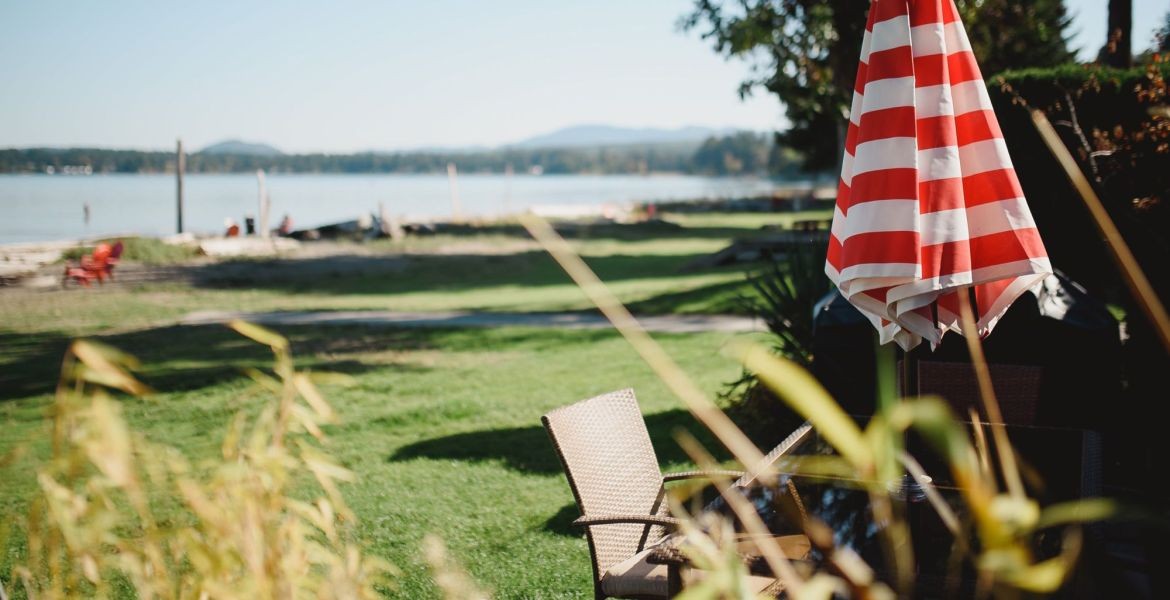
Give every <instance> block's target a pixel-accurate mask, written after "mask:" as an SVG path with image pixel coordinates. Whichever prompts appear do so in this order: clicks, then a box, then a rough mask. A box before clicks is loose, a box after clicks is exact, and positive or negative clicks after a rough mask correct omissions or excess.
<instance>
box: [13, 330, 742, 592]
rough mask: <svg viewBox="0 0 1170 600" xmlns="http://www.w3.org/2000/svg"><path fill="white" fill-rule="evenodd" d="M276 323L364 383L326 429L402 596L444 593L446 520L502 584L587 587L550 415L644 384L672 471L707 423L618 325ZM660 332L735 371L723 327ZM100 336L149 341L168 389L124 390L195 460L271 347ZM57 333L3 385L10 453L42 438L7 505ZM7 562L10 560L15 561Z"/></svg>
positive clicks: (149, 334) (159, 431)
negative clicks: (721, 351)
mask: <svg viewBox="0 0 1170 600" xmlns="http://www.w3.org/2000/svg"><path fill="white" fill-rule="evenodd" d="M281 331H282V333H284V334H286V335H288V336H289V337H290V338H291V339H292V340H293V341H294V351H295V352H296V353H297V354H298V355H299V356H300V362H301V364H302V366H306V367H312V368H314V369H320V370H331V371H340V372H345V373H349V374H351V375H354V376H355V377H356V385H354V386H352V387H346V388H327V389H326V390H325V391H326V393H327V396H328V397H329V398H330V400H331V402H332V403H333V404H334V407H335V408H336V409H337V410H338V411H339V412H340V413H341V415H342V423H340V424H338V425H335V426H332V427H330V428H329V429H328V430H327V433H328V434H329V436H330V443H329V444H328V445H327V448H328V449H329V451H331V452H332V453H333V455H334V456H335V457H336V458H338V459H339V460H340V461H341V462H342V463H343V464H344V465H345V466H347V467H349V468H350V469H352V470H354V471H355V472H356V473H358V475H359V476H360V481H359V482H358V483H355V484H351V485H347V486H345V488H344V490H343V491H344V493H345V495H346V497H347V500H348V501H349V502H350V504H351V506H352V507H353V509H354V510H355V512H356V513H357V514H358V517H359V519H360V520H361V527H360V536H361V537H362V538H363V540H364V541H365V543H366V544H368V546H369V549H370V551H371V552H372V553H374V554H377V555H379V556H383V557H385V558H388V559H389V560H391V561H392V562H394V563H395V564H396V565H398V566H399V567H400V568H401V569H402V570H403V573H404V574H403V576H402V577H401V578H400V579H399V580H398V581H397V585H398V586H399V591H400V592H401V593H402V595H403V596H404V597H409V598H425V597H434V596H436V591H435V590H434V589H433V588H432V585H431V583H430V578H429V575H428V573H427V571H426V569H425V567H424V566H423V565H422V564H421V563H420V562H419V555H420V552H419V542H420V540H421V539H422V536H423V535H424V534H426V533H428V532H430V533H436V534H438V535H440V536H441V537H442V538H443V539H444V540H445V541H446V543H447V544H448V545H449V547H450V549H451V551H452V553H453V555H454V557H455V558H456V559H458V560H459V561H460V562H462V563H463V564H464V565H465V566H466V568H467V569H468V570H469V571H470V573H471V574H472V575H473V576H474V577H475V579H476V580H477V581H479V582H480V583H481V584H483V585H484V586H485V587H487V588H489V589H491V590H493V592H494V593H495V595H496V597H499V598H538V597H545V598H562V597H580V598H586V597H589V595H590V594H591V593H592V592H591V588H590V583H589V581H590V570H589V561H588V550H587V548H586V545H585V542H584V540H583V538H582V537H581V535H580V533H579V532H578V531H575V530H574V529H573V528H572V527H571V526H570V525H569V523H570V521H572V519H574V518H576V516H577V511H576V508H575V506H574V505H573V498H572V495H571V494H570V492H569V488H568V485H567V484H566V482H565V480H564V478H563V476H562V475H561V471H560V468H559V465H558V463H557V460H556V457H555V455H554V453H553V449H552V446H551V444H550V443H549V442H548V439H547V437H546V435H545V433H544V431H543V429H542V428H541V426H540V415H541V414H543V412H545V411H547V410H549V409H551V408H553V407H556V406H559V405H563V404H567V403H570V402H573V401H575V400H577V399H581V398H586V397H589V396H591V395H595V394H599V393H603V392H605V391H608V390H613V389H618V388H622V387H627V386H630V387H633V388H634V389H636V390H637V393H638V396H639V399H640V402H641V405H642V409H643V411H644V412H645V413H646V418H647V423H648V425H649V429H650V432H651V435H652V436H653V438H654V441H655V446H656V447H657V449H658V452H659V459H660V461H661V462H662V463H663V464H664V465H666V466H667V467H668V468H670V467H673V468H682V466H683V465H684V459H683V456H682V455H681V452H680V450H679V449H678V448H677V446H675V445H674V444H673V442H672V441H671V435H672V431H674V430H675V429H676V428H679V427H683V428H687V429H690V430H692V431H695V432H697V426H696V424H695V423H694V422H693V421H692V419H691V417H690V415H689V414H688V413H686V412H685V411H683V410H681V409H680V407H679V405H678V403H677V401H675V400H674V399H673V398H672V397H671V396H670V395H669V393H668V392H667V391H666V390H665V388H664V387H663V385H662V384H660V383H659V382H658V381H657V380H656V379H655V378H654V376H653V375H652V374H651V373H650V372H649V371H648V369H647V368H646V367H645V366H644V365H643V363H641V361H640V360H639V359H638V358H637V356H636V355H635V354H634V353H633V352H632V350H630V349H629V347H628V346H627V345H626V344H625V342H624V341H623V340H621V339H620V337H618V336H617V335H616V334H614V333H611V332H597V331H574V332H558V331H549V330H536V329H524V328H503V329H493V330H463V331H458V330H450V331H426V330H393V329H370V328H354V327H330V328H315V329H308V328H284V329H282V330H281ZM659 339H660V340H661V341H662V342H663V344H664V345H665V346H666V348H667V349H668V350H669V351H670V352H671V353H672V354H673V355H674V356H675V358H676V359H678V360H679V361H680V362H681V364H682V365H683V366H684V367H685V368H686V369H687V370H688V371H690V372H691V373H692V374H694V376H695V377H696V378H697V379H698V381H699V382H700V384H701V385H702V386H703V387H704V388H705V389H707V390H709V391H711V392H715V391H717V390H718V389H719V388H720V387H721V386H722V384H723V383H725V382H727V381H730V380H732V379H734V377H735V376H736V375H737V373H738V370H737V368H736V366H735V365H733V364H731V363H729V362H728V361H727V360H726V359H723V358H721V357H719V355H718V352H717V350H718V348H719V347H720V345H721V344H723V343H724V342H725V341H726V339H727V336H725V335H717V334H703V335H675V336H660V338H659ZM103 341H105V342H108V343H112V344H115V345H117V346H119V347H121V348H123V349H126V350H128V351H130V352H132V353H134V354H136V355H137V356H139V357H140V358H141V359H142V360H143V361H144V363H145V370H144V371H143V373H142V379H143V380H144V381H146V382H147V383H149V384H151V385H152V386H153V387H155V388H156V389H158V390H160V393H159V394H157V395H155V396H153V397H150V398H147V399H127V400H126V401H125V402H124V406H125V412H126V416H127V418H128V419H129V421H130V423H131V425H132V426H133V427H134V429H136V430H137V431H139V432H142V433H144V434H145V435H146V436H147V437H148V438H149V439H151V440H152V441H155V442H160V443H165V444H169V445H173V446H175V447H177V448H179V449H181V450H182V451H183V452H184V453H185V454H187V455H188V456H191V457H193V458H196V459H197V458H199V457H211V456H214V455H215V453H217V452H218V449H219V439H220V436H221V435H222V431H223V429H224V427H225V425H226V423H227V422H228V420H229V419H230V417H231V415H232V414H233V413H234V412H235V411H236V410H239V409H241V407H243V408H248V407H251V406H252V405H253V404H254V403H255V397H254V395H252V394H250V393H249V390H250V386H249V383H247V381H246V380H245V379H244V378H243V376H242V375H240V374H239V369H240V368H241V367H244V366H262V365H265V364H266V363H267V360H268V357H267V356H266V354H265V349H263V348H260V347H257V346H256V345H255V344H253V343H251V342H249V341H247V340H245V339H243V338H241V337H239V336H238V335H236V334H235V333H233V332H231V331H230V330H228V329H226V328H224V327H218V326H209V327H187V328H181V329H180V328H165V329H157V330H150V331H146V332H138V333H130V334H124V335H115V336H110V337H108V338H104V339H103ZM63 343H64V340H63V339H51V340H41V342H40V345H39V346H38V347H37V348H36V349H31V348H26V349H25V351H24V352H22V356H21V357H20V358H17V359H16V360H12V359H11V358H12V357H9V362H8V364H7V365H6V366H7V367H10V368H13V369H16V370H17V371H18V372H19V373H22V374H24V375H22V376H18V377H16V378H14V379H15V380H16V381H15V383H16V384H17V385H15V386H11V387H10V386H5V388H4V391H3V392H0V394H2V396H0V422H3V423H4V426H3V427H2V428H0V454H2V453H3V452H5V451H7V450H8V449H10V448H12V447H14V446H16V445H25V446H26V447H27V448H28V449H29V450H30V452H28V454H27V455H26V457H25V459H24V461H23V462H22V463H20V464H19V465H17V466H15V467H13V468H11V469H10V472H9V473H7V474H6V476H5V485H4V486H3V488H0V511H2V512H3V513H5V514H8V515H12V514H16V513H17V512H18V511H19V510H20V509H21V507H22V506H23V505H24V502H25V498H27V497H28V495H29V494H30V492H31V490H32V485H33V480H32V478H33V473H32V471H31V469H30V468H29V465H30V464H31V462H32V460H33V459H34V458H37V457H44V456H46V455H47V452H48V448H47V447H46V442H45V440H46V437H47V435H46V433H47V432H46V429H45V427H46V424H45V421H44V418H43V417H44V410H45V405H46V403H47V401H48V394H49V393H50V389H49V387H50V386H51V383H52V380H51V379H50V373H51V366H52V365H53V364H54V363H55V361H56V360H57V358H58V357H59V353H58V351H59V350H60V347H61V345H62V344H63ZM582 365H590V368H582ZM8 383H10V384H11V383H14V382H13V381H12V380H10V381H9V382H8ZM163 517H164V518H166V515H163ZM12 551H13V550H12V549H10V552H12ZM3 563H4V561H3V560H0V573H3V574H7V573H8V572H9V570H8V568H6V566H3Z"/></svg>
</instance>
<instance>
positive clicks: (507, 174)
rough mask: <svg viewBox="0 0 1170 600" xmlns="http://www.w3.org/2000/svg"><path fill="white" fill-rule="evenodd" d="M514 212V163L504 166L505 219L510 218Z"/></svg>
mask: <svg viewBox="0 0 1170 600" xmlns="http://www.w3.org/2000/svg"><path fill="white" fill-rule="evenodd" d="M511 212H512V163H508V164H507V165H504V214H503V215H500V216H503V217H506V216H508V214H509V213H511Z"/></svg>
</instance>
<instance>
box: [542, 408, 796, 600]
mask: <svg viewBox="0 0 1170 600" xmlns="http://www.w3.org/2000/svg"><path fill="white" fill-rule="evenodd" d="M541 421H542V422H543V423H544V426H545V429H547V430H548V433H549V437H551V438H552V442H553V446H554V447H555V448H556V451H557V455H558V456H559V457H560V459H561V465H562V466H563V467H564V469H565V475H566V477H567V478H568V480H569V487H570V488H572V490H573V497H574V498H575V499H576V501H577V508H579V509H580V510H581V517H580V518H579V519H577V520H576V521H574V524H576V525H580V526H583V527H585V535H586V538H587V539H588V540H589V551H590V554H592V558H593V588H594V593H595V595H596V597H597V598H598V599H599V600H600V599H602V598H668V597H670V595H671V593H672V592H675V591H677V586H678V585H679V582H678V581H677V580H675V581H670V579H671V574H670V573H669V572H668V571H669V569H668V568H667V567H666V566H665V565H656V564H651V563H649V562H648V561H647V554H648V553H649V551H648V550H647V548H648V546H650V545H653V544H654V543H656V542H658V541H660V540H661V539H662V537H663V536H664V535H665V534H667V533H669V532H670V531H672V530H673V529H674V528H675V527H676V526H677V524H678V521H677V520H676V519H674V518H673V517H671V516H670V514H669V511H668V510H667V506H666V501H665V495H666V493H665V486H664V484H665V483H667V482H671V481H678V480H681V479H687V478H693V477H702V476H707V475H710V473H703V472H686V473H674V474H670V475H666V476H663V474H662V471H661V470H660V469H659V467H658V458H657V457H656V456H655V454H654V447H653V446H652V445H651V443H650V434H649V433H648V432H647V431H646V423H645V421H643V419H642V413H641V412H640V411H639V409H638V402H637V400H636V399H635V398H634V391H633V390H629V389H626V390H620V391H617V392H611V393H609V394H604V395H601V396H597V397H595V398H590V399H588V400H582V401H581V402H578V403H576V404H572V405H570V406H565V407H563V408H558V409H556V410H553V411H551V412H549V413H548V414H547V415H544V417H542V418H541ZM724 474H726V475H730V476H737V475H741V474H740V473H732V472H725V473H724ZM752 580H753V581H752V583H753V587H758V589H759V590H763V589H764V588H765V587H767V586H769V585H771V584H772V583H773V582H774V581H775V580H774V579H771V578H764V577H753V578H752ZM756 580H758V581H756Z"/></svg>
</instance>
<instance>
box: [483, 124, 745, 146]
mask: <svg viewBox="0 0 1170 600" xmlns="http://www.w3.org/2000/svg"><path fill="white" fill-rule="evenodd" d="M731 131H732V130H730V129H714V128H711V127H682V128H679V129H657V128H653V127H640V128H632V127H615V126H612V125H576V126H573V127H566V128H564V129H558V130H556V131H554V132H552V133H546V134H543V135H538V136H535V137H530V138H528V139H525V140H520V141H519V142H516V143H513V144H508V145H507V146H505V147H507V148H575V147H582V146H621V145H631V144H669V143H678V142H701V141H703V140H705V139H707V138H708V137H711V136H713V135H726V134H727V133H730V132H731Z"/></svg>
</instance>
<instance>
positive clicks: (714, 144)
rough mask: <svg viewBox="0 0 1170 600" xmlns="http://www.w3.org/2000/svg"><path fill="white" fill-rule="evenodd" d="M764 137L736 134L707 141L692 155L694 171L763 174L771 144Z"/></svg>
mask: <svg viewBox="0 0 1170 600" xmlns="http://www.w3.org/2000/svg"><path fill="white" fill-rule="evenodd" d="M770 137H771V136H769V135H767V134H759V133H753V132H750V131H740V132H738V133H734V134H732V135H728V136H723V137H710V138H707V140H706V141H704V142H703V145H702V146H700V147H699V149H698V150H696V151H695V157H694V159H693V162H694V165H695V170H696V171H698V172H699V173H703V174H706V175H740V174H757V175H759V174H763V173H766V172H767V171H768V170H769V167H770V165H769V158H770V157H771V154H772V153H771V150H772V141H771V139H770Z"/></svg>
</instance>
